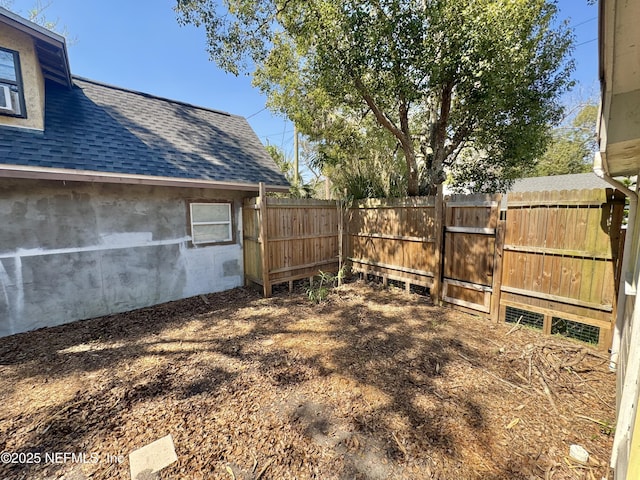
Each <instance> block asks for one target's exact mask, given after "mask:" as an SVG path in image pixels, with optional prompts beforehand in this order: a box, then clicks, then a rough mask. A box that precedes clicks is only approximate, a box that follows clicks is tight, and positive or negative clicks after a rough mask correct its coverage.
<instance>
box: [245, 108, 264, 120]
mask: <svg viewBox="0 0 640 480" xmlns="http://www.w3.org/2000/svg"><path fill="white" fill-rule="evenodd" d="M266 109H267V107H264V108H261V109H260V110H258V111H257V112H256V113H252V114H251V115H249V116H248V117H247V120H249V119H250V118H253V117H255V116H256V115H258V114H259V113H262V112H264V111H265V110H266Z"/></svg>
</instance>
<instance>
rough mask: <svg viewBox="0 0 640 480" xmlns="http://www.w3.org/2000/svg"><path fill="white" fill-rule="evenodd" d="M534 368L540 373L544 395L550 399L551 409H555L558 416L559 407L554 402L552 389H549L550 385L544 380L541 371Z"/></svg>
mask: <svg viewBox="0 0 640 480" xmlns="http://www.w3.org/2000/svg"><path fill="white" fill-rule="evenodd" d="M534 368H535V369H536V371H537V372H538V375H539V377H538V379H539V380H540V383H541V384H542V389H543V390H544V394H545V395H546V396H547V398H548V399H549V403H550V404H551V407H552V408H553V411H554V412H555V414H556V415H559V414H560V412H558V407H557V406H556V402H555V401H554V400H553V397H552V396H551V389H550V388H549V385H547V382H546V381H545V380H544V377H543V376H542V372H541V371H540V369H539V368H538V366H537V365H534Z"/></svg>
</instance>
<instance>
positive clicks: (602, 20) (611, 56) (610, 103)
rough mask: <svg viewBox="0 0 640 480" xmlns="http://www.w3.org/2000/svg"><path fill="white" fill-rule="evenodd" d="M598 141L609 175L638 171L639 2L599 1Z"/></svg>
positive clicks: (639, 163) (639, 123) (639, 142)
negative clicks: (599, 96)
mask: <svg viewBox="0 0 640 480" xmlns="http://www.w3.org/2000/svg"><path fill="white" fill-rule="evenodd" d="M599 7H600V12H599V76H600V85H601V101H600V118H599V120H598V140H599V143H600V153H601V155H602V157H603V167H604V169H605V171H606V173H607V174H609V175H611V176H622V175H635V174H637V173H638V171H639V170H640V108H639V106H640V30H638V29H637V26H636V19H637V18H638V17H640V2H622V1H618V0H601V1H600V5H599Z"/></svg>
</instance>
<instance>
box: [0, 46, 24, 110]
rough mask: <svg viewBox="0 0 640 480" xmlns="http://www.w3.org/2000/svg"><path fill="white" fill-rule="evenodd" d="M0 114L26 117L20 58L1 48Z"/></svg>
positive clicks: (12, 52) (16, 54)
mask: <svg viewBox="0 0 640 480" xmlns="http://www.w3.org/2000/svg"><path fill="white" fill-rule="evenodd" d="M0 114H4V115H11V116H14V117H26V112H25V108H24V93H23V90H22V75H21V73H20V56H19V55H18V52H14V51H13V50H7V49H4V48H0Z"/></svg>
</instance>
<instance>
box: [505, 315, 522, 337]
mask: <svg viewBox="0 0 640 480" xmlns="http://www.w3.org/2000/svg"><path fill="white" fill-rule="evenodd" d="M521 321H522V315H520V318H519V319H518V321H517V322H516V324H515V325H514V326H513V327H512V328H511V330H509V331H508V332H507V333H506V334H505V336H506V335H511V334H512V333H513V332H515V331H516V330H517V329H518V327H520V322H521Z"/></svg>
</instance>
